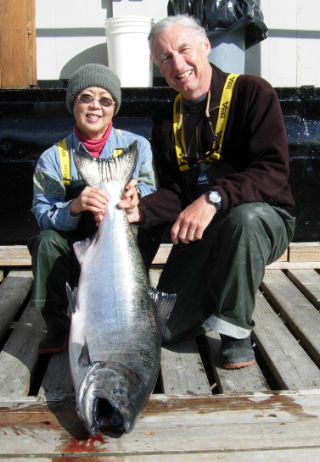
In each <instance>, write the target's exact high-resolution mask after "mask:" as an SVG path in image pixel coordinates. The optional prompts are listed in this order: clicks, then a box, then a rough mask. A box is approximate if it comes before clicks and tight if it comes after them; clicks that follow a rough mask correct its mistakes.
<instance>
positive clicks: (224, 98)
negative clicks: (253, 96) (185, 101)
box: [173, 74, 239, 171]
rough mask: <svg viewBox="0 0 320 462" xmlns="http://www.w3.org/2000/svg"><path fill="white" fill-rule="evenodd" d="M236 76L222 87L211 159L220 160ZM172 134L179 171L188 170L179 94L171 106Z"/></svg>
mask: <svg viewBox="0 0 320 462" xmlns="http://www.w3.org/2000/svg"><path fill="white" fill-rule="evenodd" d="M238 76H239V75H238V74H229V75H228V77H227V80H226V83H225V85H224V88H223V91H222V95H221V100H220V108H219V114H218V118H217V124H216V130H215V135H216V137H217V139H218V142H219V147H218V149H216V150H215V151H213V152H212V154H211V155H210V158H211V159H220V158H221V149H222V143H223V137H224V133H225V130H226V126H227V121H228V116H229V109H230V103H231V98H232V93H233V89H234V85H235V82H236V80H237V78H238ZM173 132H174V139H175V148H176V156H177V161H178V165H179V168H180V170H181V171H184V170H188V169H189V168H190V167H189V164H188V162H187V159H186V157H187V151H186V145H185V138H184V127H183V114H182V96H181V93H179V95H177V97H176V98H175V100H174V105H173ZM215 143H216V140H213V146H212V149H214V147H215ZM208 161H210V159H209V158H208V157H205V158H204V159H203V160H201V161H200V162H208Z"/></svg>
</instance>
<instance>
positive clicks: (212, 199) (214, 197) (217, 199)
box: [209, 191, 221, 204]
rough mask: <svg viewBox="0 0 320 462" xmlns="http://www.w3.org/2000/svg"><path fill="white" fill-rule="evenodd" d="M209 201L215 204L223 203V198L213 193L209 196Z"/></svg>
mask: <svg viewBox="0 0 320 462" xmlns="http://www.w3.org/2000/svg"><path fill="white" fill-rule="evenodd" d="M209 200H210V202H213V203H214V204H215V203H216V202H220V201H221V197H220V195H219V194H218V193H216V192H215V191H213V192H212V193H210V194H209Z"/></svg>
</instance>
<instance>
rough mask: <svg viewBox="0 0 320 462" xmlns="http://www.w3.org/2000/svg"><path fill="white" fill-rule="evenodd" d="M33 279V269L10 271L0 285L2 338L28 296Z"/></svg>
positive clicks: (0, 330) (0, 335) (0, 334)
mask: <svg viewBox="0 0 320 462" xmlns="http://www.w3.org/2000/svg"><path fill="white" fill-rule="evenodd" d="M32 280H33V277H32V272H31V271H10V272H9V274H8V275H7V277H6V278H5V280H4V281H3V282H2V284H1V285H0V320H1V322H0V340H2V338H3V336H4V335H5V333H6V332H7V330H8V328H9V327H10V325H11V323H12V321H13V320H14V318H15V316H16V314H17V312H18V311H19V309H20V307H21V305H22V303H23V302H24V301H25V299H26V298H27V295H28V293H29V291H30V289H31V285H32Z"/></svg>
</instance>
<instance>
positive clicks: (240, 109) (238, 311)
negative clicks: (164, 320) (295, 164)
mask: <svg viewBox="0 0 320 462" xmlns="http://www.w3.org/2000/svg"><path fill="white" fill-rule="evenodd" d="M149 41H150V48H151V50H152V53H153V56H154V59H155V62H156V63H157V64H158V66H159V68H160V71H161V72H162V74H163V75H164V77H165V79H166V81H167V83H168V84H169V85H170V86H171V87H172V88H174V89H175V90H177V91H178V92H179V95H178V96H177V98H176V99H175V101H174V102H170V103H168V104H166V105H165V106H164V107H162V108H160V109H159V110H158V111H157V112H156V113H155V114H154V115H153V117H152V119H153V133H152V147H153V153H154V160H155V163H156V167H157V173H158V178H159V183H160V189H159V190H158V191H156V192H155V193H154V194H151V195H149V196H146V197H144V198H142V199H141V201H140V204H139V210H138V215H137V216H136V218H135V220H136V221H140V222H141V226H142V227H145V228H152V227H154V226H159V225H160V224H161V223H171V224H173V226H172V229H171V238H172V242H173V244H174V246H173V248H172V251H171V254H170V256H169V258H168V261H167V263H166V265H165V267H164V270H163V273H162V275H161V278H160V281H159V284H158V288H159V289H161V290H163V291H165V292H168V293H177V302H176V305H175V307H174V309H173V312H172V314H171V316H170V318H169V321H168V325H167V328H166V331H165V332H164V342H167V343H172V342H177V341H182V340H186V339H187V338H191V337H193V336H195V335H199V334H200V333H203V332H205V331H206V330H209V329H214V330H215V331H217V332H219V333H220V336H221V340H222V346H221V364H222V366H223V367H225V368H229V369H234V368H241V367H246V366H250V365H251V364H253V363H254V362H255V357H254V352H253V349H252V346H251V330H252V328H253V326H254V323H253V321H252V313H253V310H254V306H255V294H256V291H257V290H258V288H259V285H260V283H261V281H262V279H263V276H264V271H265V266H266V265H267V264H270V263H271V262H273V261H275V260H276V259H277V258H279V257H280V256H281V255H282V253H283V252H284V251H285V249H286V248H287V246H288V245H289V242H290V240H291V239H292V236H293V231H294V222H295V220H294V218H292V217H291V215H290V214H289V212H288V210H290V209H291V208H292V207H293V205H294V200H293V198H292V195H291V191H290V187H289V185H288V176H289V154H288V145H287V139H286V131H285V126H284V122H283V117H282V113H281V108H280V104H279V100H278V97H277V94H276V93H275V91H274V90H273V88H272V87H271V86H270V85H269V84H268V83H267V82H266V81H264V80H263V79H261V78H259V77H253V76H245V75H241V76H235V75H231V76H229V75H228V74H226V73H224V72H222V71H221V70H220V69H218V68H217V67H215V66H213V65H212V64H210V63H209V61H208V54H209V53H210V43H209V40H208V38H207V37H206V34H205V31H204V30H203V29H202V28H201V27H200V26H198V24H197V23H196V22H195V21H194V20H193V19H192V18H189V17H187V16H171V17H168V18H165V19H164V20H162V21H160V22H159V23H157V24H156V25H154V26H153V28H152V30H151V33H150V36H149ZM130 220H131V221H134V218H133V215H132V217H131V219H130Z"/></svg>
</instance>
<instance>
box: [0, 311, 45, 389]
mask: <svg viewBox="0 0 320 462" xmlns="http://www.w3.org/2000/svg"><path fill="white" fill-rule="evenodd" d="M44 327H45V326H44V321H43V319H42V316H41V314H40V310H39V308H31V307H30V305H28V306H27V308H26V309H25V311H24V312H23V314H22V316H21V318H20V319H19V321H18V322H17V324H16V327H15V328H14V331H13V333H12V334H11V335H10V337H9V339H8V341H7V343H6V344H5V346H4V348H3V350H2V351H1V353H0V371H1V373H0V396H1V397H19V396H26V395H27V394H28V393H29V389H30V381H31V377H32V374H33V372H34V369H35V367H36V363H37V359H38V345H39V342H40V340H41V338H42V336H43V333H44Z"/></svg>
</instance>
